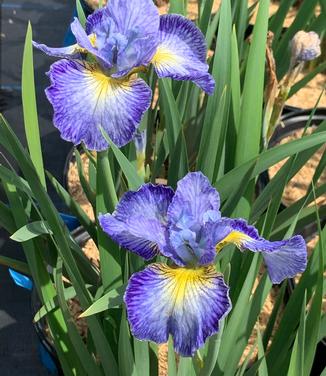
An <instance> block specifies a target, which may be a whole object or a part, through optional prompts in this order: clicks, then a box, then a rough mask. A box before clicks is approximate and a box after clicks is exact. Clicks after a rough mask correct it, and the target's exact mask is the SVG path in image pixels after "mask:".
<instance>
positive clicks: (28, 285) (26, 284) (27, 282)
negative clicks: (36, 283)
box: [9, 269, 33, 291]
mask: <svg viewBox="0 0 326 376" xmlns="http://www.w3.org/2000/svg"><path fill="white" fill-rule="evenodd" d="M9 274H10V276H11V278H12V279H13V281H14V282H15V284H16V285H17V286H19V287H22V288H24V289H26V290H29V291H32V289H33V281H32V280H31V279H30V278H29V277H27V276H26V275H24V274H21V273H18V272H16V271H15V270H12V269H9Z"/></svg>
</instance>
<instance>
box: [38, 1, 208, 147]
mask: <svg viewBox="0 0 326 376" xmlns="http://www.w3.org/2000/svg"><path fill="white" fill-rule="evenodd" d="M71 30H72V32H73V34H74V35H75V37H76V41H77V43H76V44H75V45H73V46H69V47H64V48H50V47H47V46H46V45H44V44H38V43H35V42H34V46H35V47H37V48H38V49H40V50H42V51H43V52H45V53H46V54H48V55H51V56H56V57H60V58H63V59H62V60H59V61H57V62H56V63H54V64H53V65H52V66H51V68H50V71H49V73H48V75H49V77H50V81H51V86H50V87H49V88H47V89H46V95H47V97H48V99H49V101H50V103H51V104H52V106H53V108H54V125H55V126H56V127H57V128H58V129H59V131H60V132H61V136H62V138H63V139H65V140H67V141H72V142H73V143H74V144H79V143H81V142H84V144H85V145H86V147H87V148H89V149H93V150H97V151H100V150H104V149H106V148H107V147H108V143H107V141H106V140H105V139H104V137H103V135H102V133H101V130H100V128H99V126H100V125H101V126H102V127H103V129H104V130H105V131H106V132H107V134H108V135H109V136H110V138H111V139H112V141H113V142H114V143H115V144H116V145H117V146H119V147H121V146H123V145H125V144H127V143H128V142H129V141H130V140H131V139H132V138H133V136H134V134H135V131H136V129H137V128H138V126H139V124H140V121H141V119H142V116H143V115H144V113H145V112H146V111H147V110H148V108H149V106H150V103H151V98H152V91H151V89H150V87H149V86H148V85H147V84H146V82H145V81H144V80H142V79H140V78H138V77H137V73H139V72H141V71H144V70H145V69H146V68H147V67H148V66H149V65H150V64H152V65H153V67H154V69H155V71H156V73H157V75H158V77H171V78H173V79H175V80H191V81H193V82H194V83H195V84H197V85H198V86H199V87H201V88H202V89H203V90H205V91H206V92H207V93H208V94H212V92H213V91H214V85H215V82H214V79H213V78H212V76H211V75H210V74H209V73H208V65H207V63H206V52H207V48H206V42H205V38H204V36H203V34H202V33H201V32H200V30H199V29H198V28H197V27H196V26H195V24H194V23H192V22H191V21H190V20H187V19H186V18H184V17H182V16H180V15H176V14H171V15H164V16H159V13H158V10H157V8H156V7H155V5H154V4H153V1H152V0H133V1H130V0H110V1H109V3H108V5H107V6H106V7H104V8H101V9H99V10H97V11H96V12H94V13H93V14H92V15H90V16H89V17H88V18H87V22H86V30H84V29H83V27H82V26H81V24H80V23H79V21H78V19H75V20H74V21H73V22H72V24H71Z"/></svg>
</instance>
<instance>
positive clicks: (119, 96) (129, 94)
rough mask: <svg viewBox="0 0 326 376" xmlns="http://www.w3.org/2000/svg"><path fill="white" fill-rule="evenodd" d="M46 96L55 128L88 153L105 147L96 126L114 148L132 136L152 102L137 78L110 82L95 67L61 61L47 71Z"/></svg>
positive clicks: (93, 65) (109, 79)
mask: <svg viewBox="0 0 326 376" xmlns="http://www.w3.org/2000/svg"><path fill="white" fill-rule="evenodd" d="M49 76H50V80H51V86H50V87H49V88H47V89H46V94H47V97H48V99H49V101H50V103H51V104H52V106H53V108H54V120H53V121H54V125H55V126H56V127H57V128H58V129H59V131H60V133H61V137H62V138H63V139H65V140H67V141H71V142H73V143H74V144H75V145H77V144H80V143H81V142H84V143H85V145H86V147H87V148H88V149H91V150H97V151H100V150H104V149H106V148H107V147H108V143H107V141H106V140H105V139H104V137H103V135H102V133H101V131H100V128H99V125H101V126H102V127H103V128H104V130H105V131H106V132H107V133H108V135H109V136H110V138H111V140H112V141H113V142H114V143H115V144H116V145H117V146H119V147H120V146H123V145H125V144H127V143H128V142H129V141H130V140H131V139H132V138H133V136H134V133H135V131H136V129H137V128H138V126H139V123H140V121H141V118H142V116H143V114H144V113H145V112H146V111H147V109H148V107H149V106H150V102H151V89H150V88H149V87H148V86H147V84H146V83H145V82H144V81H143V80H141V79H137V78H132V77H130V78H128V79H127V78H126V79H121V80H117V79H113V78H110V77H108V76H106V75H105V74H104V73H103V71H102V70H101V69H100V67H99V66H98V65H95V64H88V63H86V62H81V61H77V60H76V61H75V60H60V61H57V62H56V63H54V64H52V66H51V68H50V72H49Z"/></svg>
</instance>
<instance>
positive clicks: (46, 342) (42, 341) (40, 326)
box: [31, 288, 64, 376]
mask: <svg viewBox="0 0 326 376" xmlns="http://www.w3.org/2000/svg"><path fill="white" fill-rule="evenodd" d="M31 305H32V313H33V315H35V314H36V313H37V312H38V310H39V309H40V308H41V307H42V303H41V301H40V299H39V297H38V295H37V292H36V289H35V288H34V289H33V290H32V295H31ZM34 328H35V331H36V334H37V337H38V339H39V347H38V350H39V356H40V359H41V362H42V364H43V366H44V367H45V368H46V370H47V371H48V372H49V374H50V375H54V376H64V373H63V371H62V368H61V365H60V362H59V359H58V356H57V354H56V351H55V348H54V346H53V344H52V342H51V341H50V339H49V336H48V335H47V334H46V329H45V328H46V320H45V318H42V319H41V320H39V321H38V322H34Z"/></svg>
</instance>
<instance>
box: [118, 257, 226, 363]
mask: <svg viewBox="0 0 326 376" xmlns="http://www.w3.org/2000/svg"><path fill="white" fill-rule="evenodd" d="M228 291H229V288H228V286H227V285H226V284H225V283H224V280H223V277H222V276H221V275H218V274H217V273H216V271H215V268H214V267H213V266H209V267H205V268H199V269H186V268H176V269H173V268H170V267H168V266H167V265H164V264H152V265H150V266H148V267H147V268H146V269H144V270H143V271H141V272H138V273H135V274H134V275H132V277H131V278H130V280H129V283H128V286H127V289H126V293H125V303H126V306H127V313H128V320H129V323H130V327H131V332H132V333H133V335H134V336H135V337H136V338H138V339H140V340H148V341H153V342H156V343H164V342H166V341H167V340H168V337H169V334H171V335H172V336H173V342H174V348H175V351H176V352H177V353H179V354H180V355H182V356H193V355H194V353H195V351H196V350H197V349H198V348H200V347H201V346H203V345H204V343H205V340H206V339H207V337H209V336H211V335H213V334H214V333H216V332H217V331H218V330H219V320H221V319H222V318H223V317H224V316H225V315H226V314H227V313H228V312H229V310H230V309H231V302H230V299H229V294H228Z"/></svg>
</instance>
